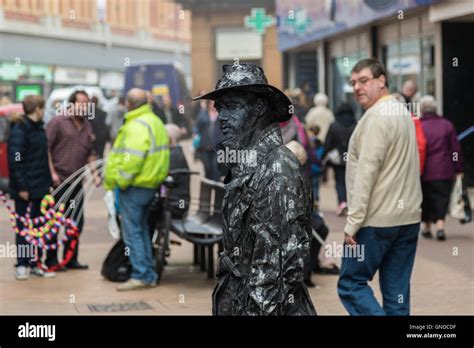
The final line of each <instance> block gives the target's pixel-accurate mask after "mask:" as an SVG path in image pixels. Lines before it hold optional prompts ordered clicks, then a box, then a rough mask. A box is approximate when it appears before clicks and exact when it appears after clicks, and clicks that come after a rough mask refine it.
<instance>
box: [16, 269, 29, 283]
mask: <svg viewBox="0 0 474 348" xmlns="http://www.w3.org/2000/svg"><path fill="white" fill-rule="evenodd" d="M15 278H16V280H27V279H28V268H27V267H25V266H18V267H16V268H15Z"/></svg>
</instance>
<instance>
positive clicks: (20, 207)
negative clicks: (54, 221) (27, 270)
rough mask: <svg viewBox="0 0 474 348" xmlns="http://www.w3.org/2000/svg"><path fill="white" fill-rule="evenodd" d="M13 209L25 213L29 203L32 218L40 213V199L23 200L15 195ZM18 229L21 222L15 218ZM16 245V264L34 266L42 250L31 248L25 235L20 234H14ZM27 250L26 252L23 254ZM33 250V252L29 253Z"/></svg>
mask: <svg viewBox="0 0 474 348" xmlns="http://www.w3.org/2000/svg"><path fill="white" fill-rule="evenodd" d="M14 200H15V211H16V212H17V214H18V215H20V216H23V217H24V216H25V215H26V209H27V208H28V205H29V204H30V203H31V204H32V206H31V211H30V218H31V219H34V218H35V217H38V216H40V215H41V212H40V205H41V199H33V200H31V201H25V200H23V199H21V198H20V197H16V198H15V199H14ZM17 226H18V229H19V230H20V231H21V230H22V229H23V224H22V223H21V221H20V220H17ZM16 246H17V264H16V266H25V267H35V266H36V261H37V260H35V259H36V258H37V259H38V260H39V259H40V258H41V256H42V250H41V249H40V248H38V247H34V248H32V247H31V246H30V244H29V243H28V242H27V241H26V239H25V237H23V236H21V235H20V234H18V233H17V234H16ZM25 250H28V251H27V254H26V255H25V254H23V253H24V252H25ZM31 251H33V253H31ZM35 251H36V252H37V255H34V252H35Z"/></svg>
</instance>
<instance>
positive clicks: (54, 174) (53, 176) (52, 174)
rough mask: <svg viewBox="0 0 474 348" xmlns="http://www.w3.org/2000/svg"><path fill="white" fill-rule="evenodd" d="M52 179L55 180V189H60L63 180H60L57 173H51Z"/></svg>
mask: <svg viewBox="0 0 474 348" xmlns="http://www.w3.org/2000/svg"><path fill="white" fill-rule="evenodd" d="M51 179H53V186H54V187H58V186H59V184H61V179H60V178H59V175H58V174H57V173H56V172H54V173H51Z"/></svg>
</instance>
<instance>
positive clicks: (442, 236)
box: [436, 230, 446, 240]
mask: <svg viewBox="0 0 474 348" xmlns="http://www.w3.org/2000/svg"><path fill="white" fill-rule="evenodd" d="M436 239H438V240H446V234H445V233H444V230H438V231H437V232H436Z"/></svg>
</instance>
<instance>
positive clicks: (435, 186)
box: [421, 180, 454, 223]
mask: <svg viewBox="0 0 474 348" xmlns="http://www.w3.org/2000/svg"><path fill="white" fill-rule="evenodd" d="M453 183H454V181H453V180H434V181H422V182H421V190H422V192H423V202H422V204H421V221H423V222H433V223H435V222H436V221H438V220H444V219H445V217H446V213H447V211H448V207H449V198H450V197H451V191H452V189H453Z"/></svg>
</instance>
